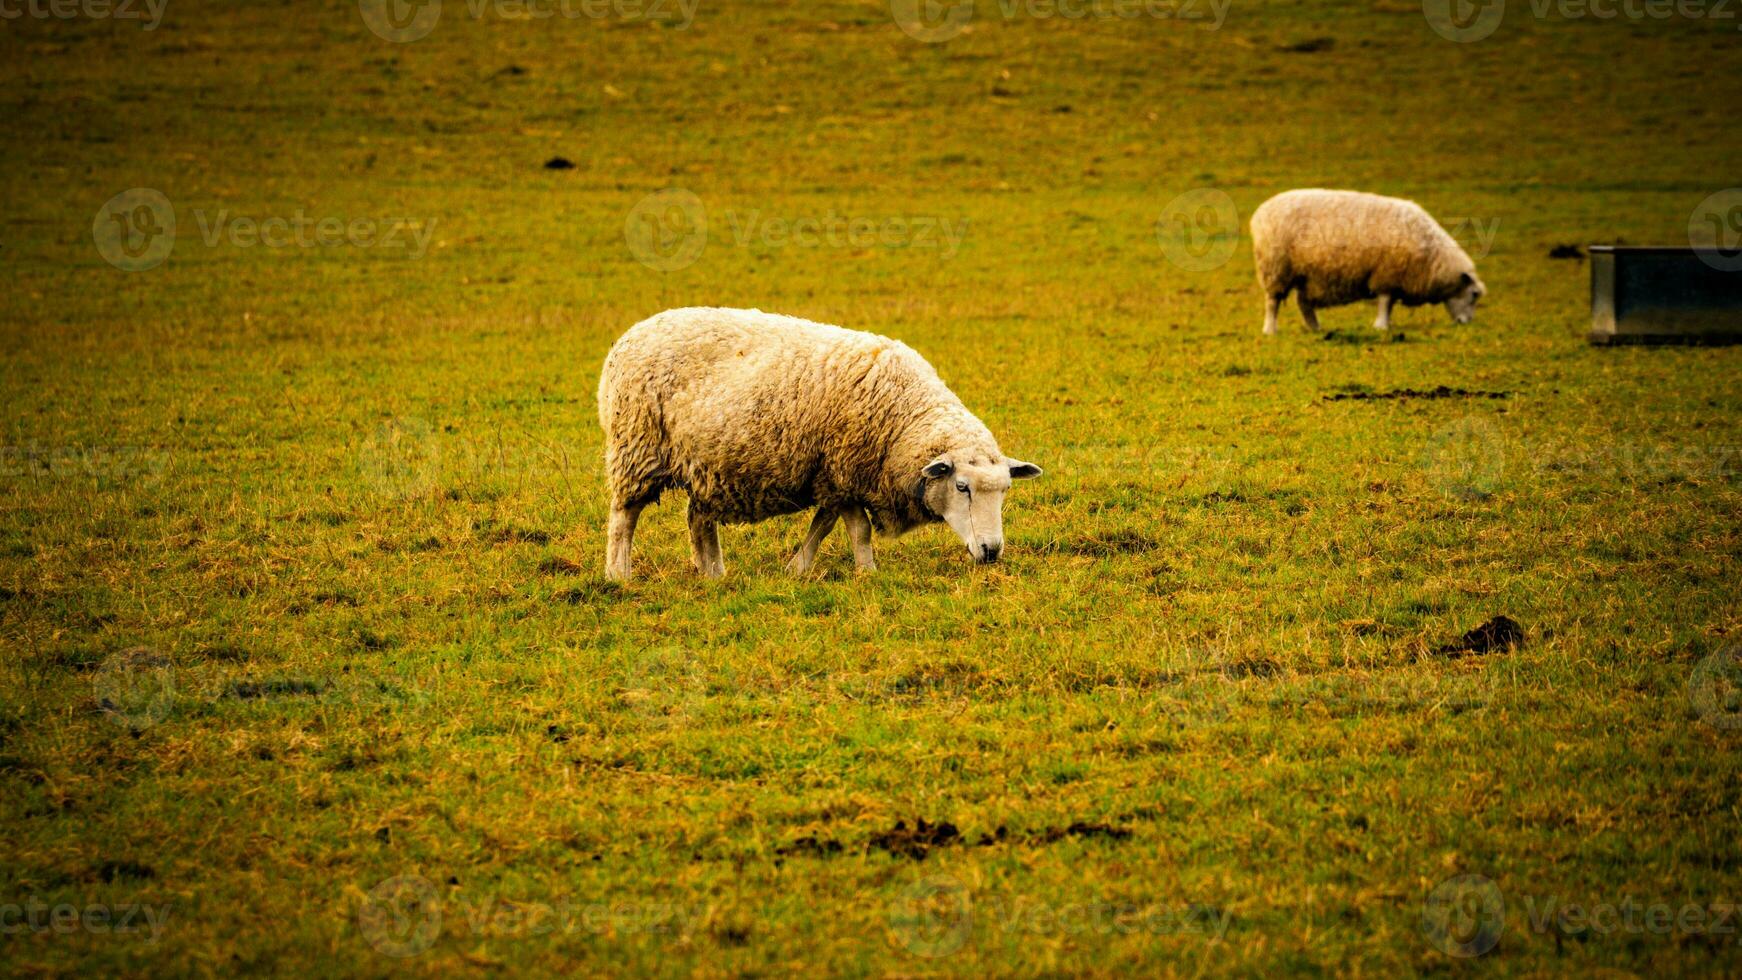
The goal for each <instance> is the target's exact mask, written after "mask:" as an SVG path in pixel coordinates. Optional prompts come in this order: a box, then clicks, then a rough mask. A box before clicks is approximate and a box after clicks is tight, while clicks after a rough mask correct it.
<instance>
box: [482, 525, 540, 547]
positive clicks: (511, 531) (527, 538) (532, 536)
mask: <svg viewBox="0 0 1742 980" xmlns="http://www.w3.org/2000/svg"><path fill="white" fill-rule="evenodd" d="M490 543H491V544H550V532H549V531H540V530H537V529H534V528H524V527H505V528H503V529H502V530H500V531H497V532H496V533H495V534H492V535H490Z"/></svg>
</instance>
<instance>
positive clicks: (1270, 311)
mask: <svg viewBox="0 0 1742 980" xmlns="http://www.w3.org/2000/svg"><path fill="white" fill-rule="evenodd" d="M1286 295H1288V294H1287V293H1284V294H1283V296H1286ZM1283 296H1278V295H1276V294H1275V293H1271V294H1270V295H1268V296H1266V297H1264V334H1265V336H1267V337H1274V336H1275V335H1276V311H1277V309H1278V308H1279V307H1281V306H1282V299H1283Z"/></svg>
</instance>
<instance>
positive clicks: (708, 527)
mask: <svg viewBox="0 0 1742 980" xmlns="http://www.w3.org/2000/svg"><path fill="white" fill-rule="evenodd" d="M689 523H690V556H691V558H692V559H693V560H694V561H695V565H696V571H698V572H701V573H702V574H703V575H705V576H707V577H708V578H720V577H721V576H723V575H725V574H726V561H725V558H724V557H723V556H722V555H721V554H720V524H719V522H718V521H716V520H714V519H713V518H712V517H709V516H708V515H706V514H704V513H702V512H701V511H700V510H699V509H697V507H696V505H695V501H693V500H692V501H691V502H690V512H689Z"/></svg>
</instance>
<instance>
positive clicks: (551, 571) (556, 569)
mask: <svg viewBox="0 0 1742 980" xmlns="http://www.w3.org/2000/svg"><path fill="white" fill-rule="evenodd" d="M538 570H539V571H540V572H542V573H543V574H545V575H585V574H586V573H587V570H586V569H585V568H583V567H581V565H580V564H579V563H578V562H573V561H570V560H569V559H567V558H558V557H554V556H553V557H550V558H546V559H545V560H544V561H541V562H539V563H538Z"/></svg>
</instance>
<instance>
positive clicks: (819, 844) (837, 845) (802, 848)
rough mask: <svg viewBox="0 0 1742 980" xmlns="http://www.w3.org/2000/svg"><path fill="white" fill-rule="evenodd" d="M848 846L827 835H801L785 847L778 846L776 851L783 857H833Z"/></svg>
mask: <svg viewBox="0 0 1742 980" xmlns="http://www.w3.org/2000/svg"><path fill="white" fill-rule="evenodd" d="M843 850H846V848H843V847H842V846H841V842H840V841H838V840H833V839H831V838H827V837H815V836H811V837H800V838H799V839H798V840H795V841H793V842H792V843H790V844H787V845H786V846H784V847H777V848H775V849H774V853H775V854H778V855H779V856H781V857H831V856H833V855H836V854H839V853H841V852H842V851H843Z"/></svg>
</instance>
